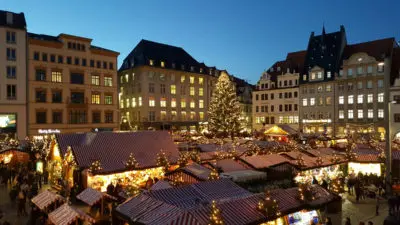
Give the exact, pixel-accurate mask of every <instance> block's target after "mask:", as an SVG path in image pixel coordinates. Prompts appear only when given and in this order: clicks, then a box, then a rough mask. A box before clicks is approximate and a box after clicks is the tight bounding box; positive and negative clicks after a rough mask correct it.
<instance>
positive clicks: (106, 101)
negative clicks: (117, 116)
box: [104, 94, 113, 105]
mask: <svg viewBox="0 0 400 225" xmlns="http://www.w3.org/2000/svg"><path fill="white" fill-rule="evenodd" d="M104 104H106V105H112V104H113V97H112V95H109V94H106V95H105V96H104Z"/></svg>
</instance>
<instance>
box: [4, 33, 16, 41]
mask: <svg viewBox="0 0 400 225" xmlns="http://www.w3.org/2000/svg"><path fill="white" fill-rule="evenodd" d="M15 36H16V33H15V32H13V31H7V38H6V39H7V43H9V44H15V43H16V38H15Z"/></svg>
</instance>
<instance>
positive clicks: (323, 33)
mask: <svg viewBox="0 0 400 225" xmlns="http://www.w3.org/2000/svg"><path fill="white" fill-rule="evenodd" d="M324 35H325V23H322V36H324Z"/></svg>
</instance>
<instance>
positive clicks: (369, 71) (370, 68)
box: [367, 66, 372, 74]
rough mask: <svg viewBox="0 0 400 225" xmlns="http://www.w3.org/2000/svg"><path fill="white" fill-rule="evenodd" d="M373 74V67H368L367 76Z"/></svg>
mask: <svg viewBox="0 0 400 225" xmlns="http://www.w3.org/2000/svg"><path fill="white" fill-rule="evenodd" d="M371 73H372V66H368V67H367V74H371Z"/></svg>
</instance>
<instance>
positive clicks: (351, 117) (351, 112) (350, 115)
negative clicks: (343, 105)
mask: <svg viewBox="0 0 400 225" xmlns="http://www.w3.org/2000/svg"><path fill="white" fill-rule="evenodd" d="M347 118H349V119H353V118H354V115H353V110H352V109H349V110H348V112H347Z"/></svg>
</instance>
